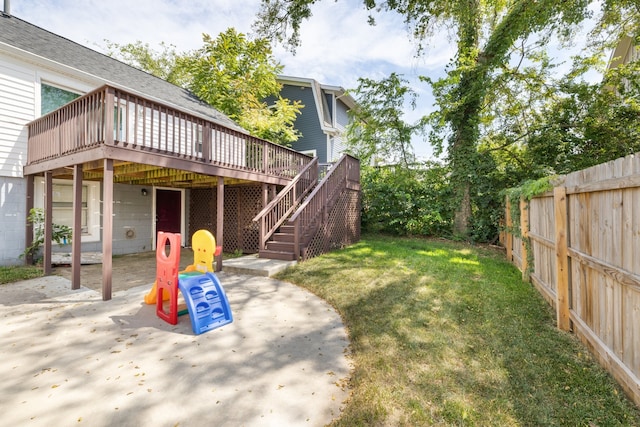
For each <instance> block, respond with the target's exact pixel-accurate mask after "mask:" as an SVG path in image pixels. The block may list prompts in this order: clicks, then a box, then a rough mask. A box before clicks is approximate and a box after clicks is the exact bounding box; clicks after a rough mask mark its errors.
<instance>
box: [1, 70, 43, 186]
mask: <svg viewBox="0 0 640 427" xmlns="http://www.w3.org/2000/svg"><path fill="white" fill-rule="evenodd" d="M35 79H36V77H35V72H34V71H32V70H29V69H27V68H25V67H22V66H20V65H18V64H17V63H14V62H10V61H7V60H2V59H0V176H7V177H18V178H19V177H22V167H23V166H24V164H25V162H26V159H27V129H26V127H25V125H26V124H27V123H28V122H30V121H31V120H33V119H34V118H35V115H34V114H35V113H34V112H35Z"/></svg>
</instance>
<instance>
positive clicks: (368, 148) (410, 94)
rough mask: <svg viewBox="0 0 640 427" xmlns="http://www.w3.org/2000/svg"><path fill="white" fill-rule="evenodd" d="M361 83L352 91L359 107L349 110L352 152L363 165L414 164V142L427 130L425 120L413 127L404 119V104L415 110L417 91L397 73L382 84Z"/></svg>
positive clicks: (364, 80) (349, 132)
mask: <svg viewBox="0 0 640 427" xmlns="http://www.w3.org/2000/svg"><path fill="white" fill-rule="evenodd" d="M358 82H359V84H358V87H357V88H356V89H355V90H354V91H353V95H354V96H355V98H356V99H357V101H358V106H357V107H356V108H355V109H353V110H351V111H350V113H351V115H352V120H351V121H350V123H349V127H348V128H347V140H348V144H349V145H350V147H351V151H352V152H353V153H354V154H355V155H356V156H357V157H359V158H360V160H361V161H362V162H363V163H374V164H379V163H385V164H401V165H402V166H403V167H405V168H406V167H408V166H409V165H410V164H412V163H414V161H415V156H414V155H413V149H412V147H411V140H412V138H413V136H414V135H415V134H416V133H419V132H422V131H423V128H424V123H423V122H422V121H419V122H418V123H415V124H410V123H407V122H405V121H404V118H403V106H404V105H405V103H407V102H408V103H409V105H410V106H411V107H412V108H414V109H415V106H416V103H415V101H416V96H417V95H416V93H415V91H413V89H411V88H410V87H409V86H407V83H408V82H407V80H405V79H403V78H402V77H401V76H400V75H398V74H396V73H391V75H389V77H386V78H384V79H381V80H379V81H376V80H372V79H366V78H360V79H358ZM407 98H408V99H407Z"/></svg>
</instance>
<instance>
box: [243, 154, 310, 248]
mask: <svg viewBox="0 0 640 427" xmlns="http://www.w3.org/2000/svg"><path fill="white" fill-rule="evenodd" d="M317 182H318V159H317V158H314V159H313V161H312V162H311V163H309V164H308V165H307V166H306V167H305V168H304V169H303V170H302V171H301V172H300V174H299V175H298V176H296V178H294V180H293V181H291V182H290V183H289V184H288V185H287V186H286V187H285V188H283V189H282V190H281V191H280V192H279V193H278V195H277V196H276V198H275V199H273V200H272V201H271V202H270V203H269V204H267V206H265V207H264V209H262V211H260V213H258V215H256V217H255V218H253V221H254V222H257V223H258V230H259V236H260V243H259V250H264V249H265V246H266V242H267V240H268V239H269V238H270V237H271V235H272V234H273V233H274V232H275V231H276V230H277V229H278V227H280V226H281V225H282V224H283V223H284V222H285V221H286V220H287V218H288V217H289V215H291V213H292V212H293V211H294V210H295V209H296V208H297V207H298V206H299V205H300V202H301V201H302V200H303V198H304V197H305V196H306V195H307V194H308V193H309V191H311V189H312V188H313V187H314V185H315V184H316V183H317Z"/></svg>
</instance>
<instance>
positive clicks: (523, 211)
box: [520, 197, 529, 282]
mask: <svg viewBox="0 0 640 427" xmlns="http://www.w3.org/2000/svg"><path fill="white" fill-rule="evenodd" d="M527 205H528V203H527V201H526V200H525V199H524V197H521V198H520V235H521V236H522V239H521V242H522V243H521V245H522V252H521V253H522V265H521V271H522V280H523V281H525V282H527V281H529V273H528V272H527V270H528V268H529V263H528V254H527V243H526V242H527V239H528V238H529V207H528V206H527Z"/></svg>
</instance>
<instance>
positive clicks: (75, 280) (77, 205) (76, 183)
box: [71, 165, 82, 289]
mask: <svg viewBox="0 0 640 427" xmlns="http://www.w3.org/2000/svg"><path fill="white" fill-rule="evenodd" d="M72 231H73V233H72V235H71V289H80V266H81V265H82V165H74V166H73V229H72Z"/></svg>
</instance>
